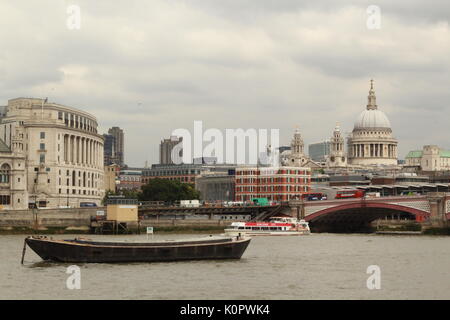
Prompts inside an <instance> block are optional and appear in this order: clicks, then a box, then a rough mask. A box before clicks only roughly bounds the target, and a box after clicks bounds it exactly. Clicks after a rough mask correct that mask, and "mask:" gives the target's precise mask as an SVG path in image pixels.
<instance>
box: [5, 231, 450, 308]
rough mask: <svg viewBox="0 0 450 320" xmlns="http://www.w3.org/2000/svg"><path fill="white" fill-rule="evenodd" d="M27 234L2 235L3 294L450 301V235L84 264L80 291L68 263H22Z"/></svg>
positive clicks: (270, 241)
mask: <svg viewBox="0 0 450 320" xmlns="http://www.w3.org/2000/svg"><path fill="white" fill-rule="evenodd" d="M198 236H199V235H192V234H190V235H187V234H186V235H179V234H177V235H170V234H165V235H155V236H154V239H155V240H157V239H179V238H189V237H198ZM202 236H204V235H202ZM73 237H74V236H67V235H66V236H54V238H73ZM91 238H95V239H102V240H111V239H121V240H123V239H129V240H132V241H134V240H139V239H141V240H145V239H146V236H142V235H141V236H137V235H136V236H115V237H112V236H92V237H91ZM23 239H24V236H17V235H13V236H9V235H2V236H0V241H1V244H0V299H177V300H178V299H200V300H205V299H258V300H259V299H277V300H278V299H296V300H297V299H299V300H305V299H450V238H449V237H439V236H391V235H389V236H386V235H361V234H312V235H309V236H299V237H255V238H253V239H252V241H251V243H250V245H249V247H248V248H247V251H246V252H245V253H244V255H243V257H242V259H241V260H233V261H193V262H170V263H128V264H80V265H79V267H80V270H81V289H79V290H76V289H75V290H70V289H67V286H66V280H67V278H68V277H69V276H70V275H69V274H66V268H67V267H68V266H69V265H70V264H63V263H50V262H42V261H41V259H40V258H39V257H38V256H37V255H36V254H34V252H32V250H31V249H30V248H27V252H26V256H25V264H24V266H21V265H20V258H21V254H22V246H23ZM370 265H377V266H379V268H380V283H381V288H380V289H372V290H369V289H368V288H367V284H366V282H367V279H368V278H369V277H370V276H371V274H368V273H367V268H368V266H370Z"/></svg>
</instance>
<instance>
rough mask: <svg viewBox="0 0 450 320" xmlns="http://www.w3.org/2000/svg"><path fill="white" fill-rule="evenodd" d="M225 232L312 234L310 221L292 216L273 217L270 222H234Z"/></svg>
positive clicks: (280, 234) (236, 233) (231, 234)
mask: <svg viewBox="0 0 450 320" xmlns="http://www.w3.org/2000/svg"><path fill="white" fill-rule="evenodd" d="M225 233H226V234H227V235H230V236H237V235H239V234H241V235H247V236H298V235H306V234H310V233H311V231H310V229H309V225H308V222H306V221H305V220H297V219H296V218H291V217H273V218H271V219H270V220H269V222H233V223H231V226H230V227H229V228H226V229H225Z"/></svg>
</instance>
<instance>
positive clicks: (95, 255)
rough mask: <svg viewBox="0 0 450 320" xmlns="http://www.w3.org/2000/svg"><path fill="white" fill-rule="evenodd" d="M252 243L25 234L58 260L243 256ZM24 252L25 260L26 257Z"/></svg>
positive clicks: (38, 248)
mask: <svg viewBox="0 0 450 320" xmlns="http://www.w3.org/2000/svg"><path fill="white" fill-rule="evenodd" d="M249 243H250V238H245V237H221V238H217V237H211V238H205V239H198V240H184V241H160V242H141V243H137V242H103V241H93V240H84V239H73V240H55V239H52V238H47V237H42V236H29V237H27V238H25V244H24V252H23V255H24V254H25V246H26V245H28V246H29V247H30V248H31V249H33V251H34V252H36V253H37V254H38V255H39V256H40V257H41V258H42V259H43V260H52V261H57V262H77V263H85V262H86V263H87V262H95V263H101V262H161V261H180V260H206V259H240V258H241V256H242V255H243V253H244V251H245V249H247V246H248V244H249ZM23 255H22V261H23Z"/></svg>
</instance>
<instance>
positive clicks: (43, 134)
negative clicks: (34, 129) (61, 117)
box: [41, 131, 45, 139]
mask: <svg viewBox="0 0 450 320" xmlns="http://www.w3.org/2000/svg"><path fill="white" fill-rule="evenodd" d="M41 139H45V132H44V131H42V132H41Z"/></svg>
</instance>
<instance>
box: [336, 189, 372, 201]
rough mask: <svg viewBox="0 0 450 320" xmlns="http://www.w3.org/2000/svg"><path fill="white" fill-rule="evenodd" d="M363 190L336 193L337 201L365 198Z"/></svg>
mask: <svg viewBox="0 0 450 320" xmlns="http://www.w3.org/2000/svg"><path fill="white" fill-rule="evenodd" d="M364 193H365V192H364V191H363V190H341V191H338V192H337V193H336V197H335V199H351V198H362V197H364Z"/></svg>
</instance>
